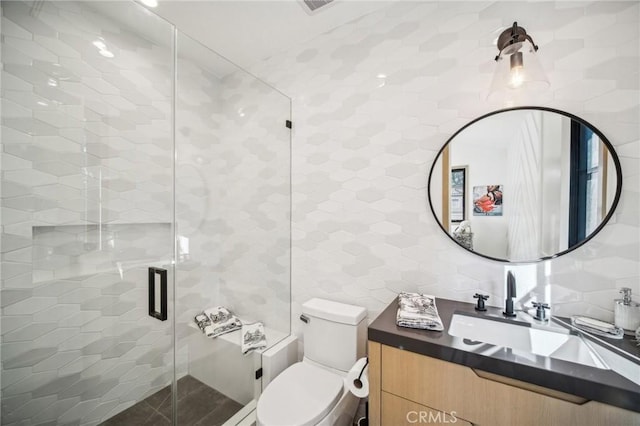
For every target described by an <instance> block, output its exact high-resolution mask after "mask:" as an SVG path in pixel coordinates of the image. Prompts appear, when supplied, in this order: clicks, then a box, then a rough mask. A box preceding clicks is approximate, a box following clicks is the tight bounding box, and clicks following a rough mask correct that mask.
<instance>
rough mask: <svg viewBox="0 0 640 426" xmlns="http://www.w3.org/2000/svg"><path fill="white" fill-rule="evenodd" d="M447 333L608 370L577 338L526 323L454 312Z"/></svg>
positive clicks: (552, 329)
mask: <svg viewBox="0 0 640 426" xmlns="http://www.w3.org/2000/svg"><path fill="white" fill-rule="evenodd" d="M449 334H450V335H451V336H454V337H460V338H463V339H469V340H473V341H478V342H483V343H488V344H490V345H495V346H503V347H507V348H511V349H514V350H519V351H525V352H528V353H532V354H534V355H540V356H546V357H550V358H555V359H562V360H565V361H570V362H575V363H577V364H582V365H586V366H590V367H596V368H602V369H609V367H607V365H606V364H605V363H604V362H602V361H601V359H600V358H599V357H598V355H596V354H595V352H594V351H593V350H592V349H591V348H590V347H589V346H588V345H587V344H586V343H585V342H584V340H583V339H582V338H581V337H579V336H574V335H571V334H569V333H568V331H567V330H565V329H560V328H551V327H546V326H541V327H540V328H534V327H531V326H529V324H528V323H521V322H515V321H508V320H507V321H501V319H497V318H496V319H492V318H490V317H477V316H469V315H463V314H458V313H454V314H453V316H452V317H451V326H450V327H449Z"/></svg>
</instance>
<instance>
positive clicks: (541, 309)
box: [531, 302, 550, 321]
mask: <svg viewBox="0 0 640 426" xmlns="http://www.w3.org/2000/svg"><path fill="white" fill-rule="evenodd" d="M531 304H532V305H533V307H534V308H536V315H535V316H534V317H533V318H534V319H537V320H538V321H547V319H548V318H547V316H546V312H545V309H549V308H550V306H549V304H548V303H544V302H531Z"/></svg>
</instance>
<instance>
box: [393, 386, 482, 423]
mask: <svg viewBox="0 0 640 426" xmlns="http://www.w3.org/2000/svg"><path fill="white" fill-rule="evenodd" d="M382 424H383V425H389V426H391V425H393V426H402V425H420V424H424V425H449V426H450V425H454V424H455V425H460V426H471V423H469V422H467V421H465V420H463V419H461V418H459V417H456V413H451V414H448V413H445V412H443V411H438V410H434V409H432V408H429V407H426V406H424V405H420V404H417V403H415V402H413V401H409V400H408V399H404V398H400V397H399V396H396V395H392V394H390V393H387V392H382Z"/></svg>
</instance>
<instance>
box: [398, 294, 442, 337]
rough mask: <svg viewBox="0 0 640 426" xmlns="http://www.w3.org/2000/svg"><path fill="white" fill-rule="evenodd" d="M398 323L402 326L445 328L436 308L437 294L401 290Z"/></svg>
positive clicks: (430, 328)
mask: <svg viewBox="0 0 640 426" xmlns="http://www.w3.org/2000/svg"><path fill="white" fill-rule="evenodd" d="M396 323H397V324H398V325H399V326H400V327H409V328H420V329H424V330H435V331H442V330H444V326H443V325H442V320H441V319H440V316H439V315H438V308H436V298H435V296H430V295H426V294H420V293H405V292H401V293H400V294H399V295H398V313H397V315H396Z"/></svg>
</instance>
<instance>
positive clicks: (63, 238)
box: [32, 222, 173, 282]
mask: <svg viewBox="0 0 640 426" xmlns="http://www.w3.org/2000/svg"><path fill="white" fill-rule="evenodd" d="M32 243H33V253H32V263H33V281H34V282H46V281H50V280H60V279H69V278H74V277H82V276H87V275H95V274H100V273H118V274H120V275H121V276H122V275H123V273H124V272H125V271H128V270H131V269H135V268H144V270H145V271H146V268H147V267H149V266H158V267H162V266H166V265H170V264H171V257H172V255H173V253H172V249H173V230H172V227H171V223H169V222H157V223H119V224H102V225H98V224H86V225H54V226H33V227H32Z"/></svg>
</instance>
